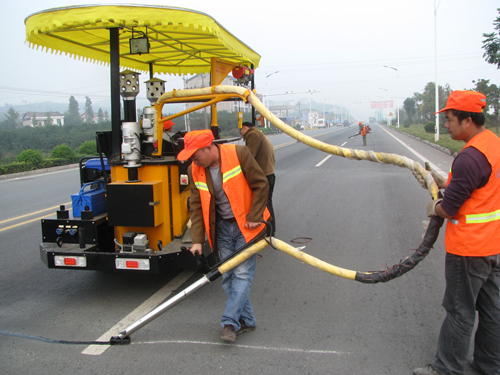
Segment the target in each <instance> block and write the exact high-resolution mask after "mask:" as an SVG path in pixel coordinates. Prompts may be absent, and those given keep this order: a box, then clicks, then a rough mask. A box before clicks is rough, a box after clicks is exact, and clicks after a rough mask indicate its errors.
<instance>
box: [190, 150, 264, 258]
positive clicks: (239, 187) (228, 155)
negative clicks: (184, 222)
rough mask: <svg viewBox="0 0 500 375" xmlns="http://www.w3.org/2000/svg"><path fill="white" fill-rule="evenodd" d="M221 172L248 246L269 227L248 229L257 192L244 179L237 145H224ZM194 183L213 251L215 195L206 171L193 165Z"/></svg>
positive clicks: (221, 152) (224, 187) (223, 186)
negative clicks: (213, 197) (213, 207)
mask: <svg viewBox="0 0 500 375" xmlns="http://www.w3.org/2000/svg"><path fill="white" fill-rule="evenodd" d="M219 152H220V163H221V164H220V166H221V167H220V169H221V173H222V189H223V190H224V192H225V193H226V196H227V199H228V200H229V204H230V205H231V210H232V211H233V214H234V217H235V219H236V222H237V223H238V227H239V228H240V231H241V233H242V234H243V236H244V237H245V241H246V242H247V243H248V242H249V241H250V240H252V239H253V238H255V237H256V236H257V235H258V234H259V233H260V232H261V231H262V229H264V225H265V224H261V225H260V226H259V227H257V228H255V229H252V230H250V229H248V228H246V227H245V224H246V222H247V218H246V216H247V215H248V214H249V213H250V209H251V207H252V199H253V192H252V189H250V186H249V185H248V181H247V180H246V178H245V176H244V175H243V171H242V169H241V165H240V161H239V159H238V155H237V154H236V145H220V146H219ZM191 172H192V175H193V182H194V184H195V186H196V188H197V189H198V191H199V192H200V200H201V208H202V211H203V223H204V224H205V230H206V232H207V235H208V242H209V243H210V247H211V248H212V251H213V243H212V238H210V200H211V199H212V194H210V191H209V189H208V185H207V176H206V171H205V168H201V167H199V166H197V165H196V164H194V163H193V164H191ZM270 216H271V215H270V213H269V210H268V209H267V207H266V209H265V210H264V220H266V221H268V220H269V217H270Z"/></svg>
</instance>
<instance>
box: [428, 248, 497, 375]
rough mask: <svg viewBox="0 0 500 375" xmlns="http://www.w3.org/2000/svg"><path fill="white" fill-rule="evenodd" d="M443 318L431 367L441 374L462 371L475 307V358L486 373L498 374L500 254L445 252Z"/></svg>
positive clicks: (445, 374)
mask: <svg viewBox="0 0 500 375" xmlns="http://www.w3.org/2000/svg"><path fill="white" fill-rule="evenodd" d="M445 267H446V268H445V269H446V270H445V275H446V291H445V294H444V298H443V307H444V308H445V310H446V318H445V319H444V321H443V325H442V326H441V332H440V334H439V340H438V348H437V353H436V359H435V360H434V362H433V363H432V367H434V369H435V370H436V371H438V372H439V373H440V374H443V375H452V374H453V375H455V374H462V373H463V370H464V365H465V362H466V361H467V356H468V353H469V343H470V338H471V335H472V331H473V329H474V319H475V315H476V310H477V312H478V326H477V330H476V334H475V342H474V353H473V356H474V360H475V362H476V364H477V365H478V367H480V368H481V370H482V371H483V372H484V373H485V374H488V375H499V374H500V255H494V256H489V257H462V256H457V255H453V254H448V253H446V266H445Z"/></svg>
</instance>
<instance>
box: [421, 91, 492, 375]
mask: <svg viewBox="0 0 500 375" xmlns="http://www.w3.org/2000/svg"><path fill="white" fill-rule="evenodd" d="M485 106H486V97H485V96H484V95H483V94H481V93H479V92H474V91H459V90H457V91H452V92H451V93H450V96H449V98H448V102H447V103H446V107H445V108H443V109H442V110H441V111H439V112H444V111H446V125H445V126H446V129H447V130H448V133H449V134H450V136H451V138H452V139H453V140H456V141H463V142H466V144H465V146H464V148H463V149H462V151H460V152H459V153H458V155H457V156H456V157H455V160H454V161H453V164H452V166H451V171H450V173H449V175H448V181H445V180H444V179H443V178H439V177H434V180H435V182H436V184H437V185H438V187H439V188H440V189H443V188H444V189H445V190H444V196H443V199H436V200H432V201H431V202H429V204H428V206H427V215H428V216H441V217H443V218H445V219H448V222H447V224H446V234H445V246H446V261H445V277H446V289H445V293H444V297H443V303H442V305H443V307H444V309H445V310H446V317H445V319H444V321H443V324H442V325H441V332H440V334H439V338H438V344H437V351H436V355H435V359H434V361H433V362H432V363H431V364H429V365H426V366H425V367H423V368H418V369H415V370H414V372H413V373H414V374H415V375H451V374H463V371H464V367H465V364H466V362H467V357H468V353H469V344H470V339H471V335H472V333H473V330H474V321H475V317H476V311H477V313H478V322H477V329H476V333H475V337H474V349H473V357H472V358H470V359H469V364H470V365H471V366H472V367H473V368H474V369H475V370H476V371H477V372H478V373H479V374H485V375H486V374H488V375H499V374H500V246H499V243H500V154H499V152H498V150H500V138H499V137H498V136H497V135H496V134H494V133H493V132H491V131H490V130H488V129H486V127H485V126H484V120H485V117H484V113H482V112H483V108H484V107H485ZM439 112H438V113H439ZM423 308H425V304H424V305H423Z"/></svg>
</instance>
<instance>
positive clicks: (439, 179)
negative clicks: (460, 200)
mask: <svg viewBox="0 0 500 375" xmlns="http://www.w3.org/2000/svg"><path fill="white" fill-rule="evenodd" d="M412 173H413V176H415V179H416V180H417V181H418V183H419V184H420V186H422V187H423V188H424V189H427V184H426V183H425V180H424V178H423V177H422V175H421V174H420V173H418V172H416V171H413V172H412ZM429 173H430V174H431V175H432V178H433V179H434V182H435V183H436V185H437V187H438V189H445V188H446V186H447V182H448V181H447V180H446V179H445V178H444V177H443V176H441V175H440V174H439V173H437V172H434V171H432V170H430V171H429Z"/></svg>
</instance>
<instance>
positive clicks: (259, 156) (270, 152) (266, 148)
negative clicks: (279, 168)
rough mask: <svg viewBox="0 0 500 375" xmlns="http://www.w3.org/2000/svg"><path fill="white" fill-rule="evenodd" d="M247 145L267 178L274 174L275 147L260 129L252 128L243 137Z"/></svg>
mask: <svg viewBox="0 0 500 375" xmlns="http://www.w3.org/2000/svg"><path fill="white" fill-rule="evenodd" d="M243 139H244V140H245V144H246V146H247V147H248V149H249V150H250V152H251V153H252V155H253V157H254V158H255V160H257V163H259V166H260V167H261V168H262V171H263V172H264V174H265V175H266V176H269V175H270V174H273V173H274V147H273V145H272V144H271V142H270V141H269V139H267V137H266V136H265V135H264V133H262V132H261V131H260V130H259V129H257V128H255V127H254V126H250V127H249V128H248V131H247V132H246V133H245V134H244V135H243Z"/></svg>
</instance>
